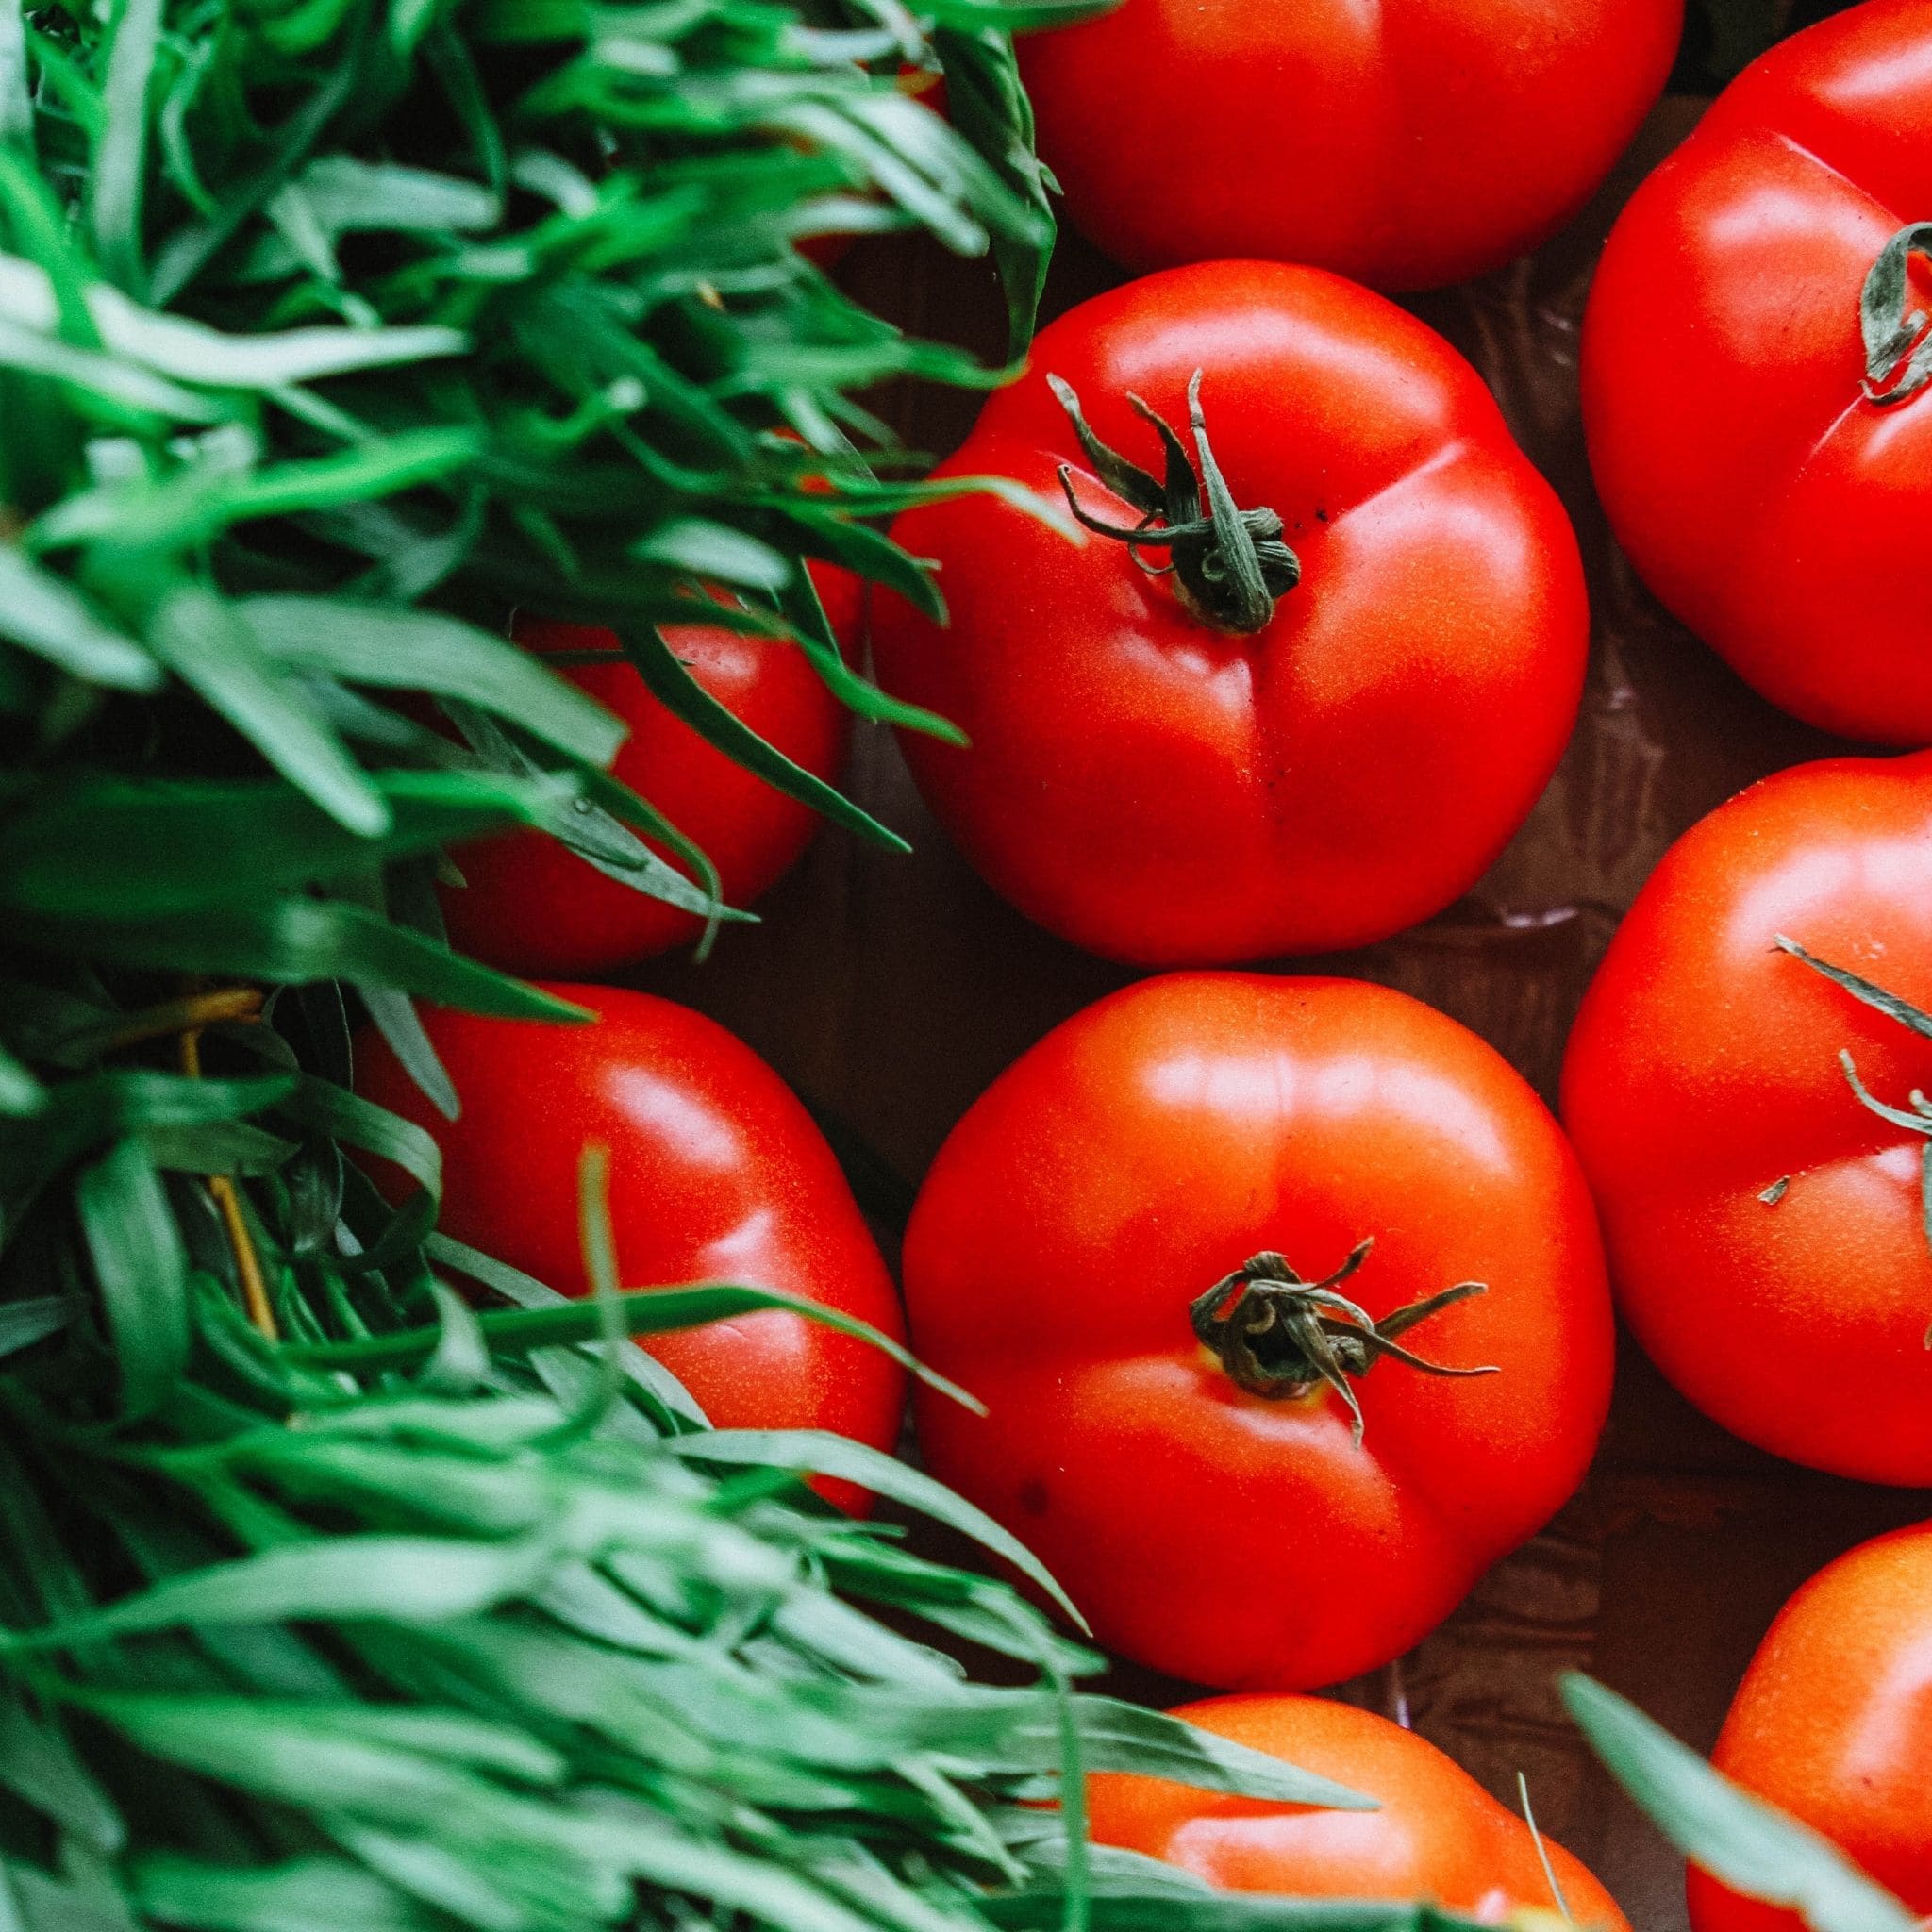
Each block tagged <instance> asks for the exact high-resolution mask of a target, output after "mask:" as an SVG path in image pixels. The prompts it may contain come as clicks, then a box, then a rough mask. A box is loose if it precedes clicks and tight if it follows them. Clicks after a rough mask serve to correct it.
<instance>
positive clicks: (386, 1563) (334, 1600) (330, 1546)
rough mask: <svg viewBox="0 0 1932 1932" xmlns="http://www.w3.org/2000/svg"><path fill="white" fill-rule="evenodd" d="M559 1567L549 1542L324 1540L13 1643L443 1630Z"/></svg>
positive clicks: (140, 1595)
mask: <svg viewBox="0 0 1932 1932" xmlns="http://www.w3.org/2000/svg"><path fill="white" fill-rule="evenodd" d="M557 1560H558V1552H557V1549H556V1546H555V1545H554V1544H553V1543H551V1542H549V1541H547V1540H544V1539H542V1538H535V1539H526V1540H522V1541H514V1542H505V1543H479V1542H472V1541H461V1540H458V1539H449V1538H436V1537H404V1536H389V1537H384V1536H368V1537H357V1536H331V1537H324V1538H320V1539H317V1540H315V1541H308V1542H300V1543H291V1544H288V1545H286V1546H284V1547H283V1548H280V1549H272V1550H264V1551H262V1552H260V1553H259V1554H258V1555H257V1556H253V1557H242V1558H241V1559H240V1560H239V1561H236V1562H233V1563H220V1564H216V1565H213V1566H212V1567H211V1568H208V1569H206V1570H197V1571H193V1572H192V1573H190V1574H187V1575H183V1576H175V1577H170V1578H168V1579H167V1580H166V1581H165V1582H162V1583H158V1584H156V1585H155V1586H154V1587H153V1588H152V1589H150V1590H145V1591H139V1592H137V1593H136V1594H135V1595H133V1596H127V1597H123V1598H122V1599H121V1600H120V1602H118V1603H115V1604H110V1605H108V1607H105V1608H103V1609H98V1610H95V1611H93V1612H92V1613H91V1614H89V1615H86V1616H82V1617H77V1618H73V1619H70V1620H68V1621H67V1622H64V1623H60V1624H50V1625H47V1626H45V1627H44V1628H42V1629H38V1630H30V1631H22V1632H16V1633H15V1634H14V1636H13V1637H12V1639H11V1640H10V1641H11V1642H12V1644H13V1645H14V1646H15V1647H17V1648H20V1649H26V1650H49V1649H53V1650H68V1649H72V1648H74V1647H75V1646H76V1645H80V1644H88V1643H97V1642H99V1641H102V1640H103V1639H106V1638H112V1637H128V1636H133V1635H136V1634H139V1633H143V1632H147V1631H153V1630H174V1629H179V1628H181V1627H182V1626H183V1625H186V1624H273V1623H281V1622H305V1621H307V1622H313V1621H321V1620H325V1619H330V1620H341V1619H360V1618H375V1619H379V1620H384V1621H389V1622H395V1623H425V1624H427V1623H439V1622H442V1621H444V1620H446V1619H449V1618H452V1617H465V1616H474V1615H475V1613H476V1612H477V1611H479V1610H483V1609H488V1608H490V1607H491V1606H493V1605H496V1604H499V1603H503V1602H505V1601H506V1600H508V1599H509V1598H512V1597H519V1596H527V1595H528V1594H529V1593H530V1592H531V1591H534V1590H535V1589H536V1588H537V1586H538V1585H539V1583H541V1580H542V1578H543V1576H544V1575H545V1574H547V1572H548V1571H549V1570H550V1569H551V1568H553V1567H554V1565H555V1564H556V1562H557ZM400 1716H401V1714H398V1721H399V1722H400Z"/></svg>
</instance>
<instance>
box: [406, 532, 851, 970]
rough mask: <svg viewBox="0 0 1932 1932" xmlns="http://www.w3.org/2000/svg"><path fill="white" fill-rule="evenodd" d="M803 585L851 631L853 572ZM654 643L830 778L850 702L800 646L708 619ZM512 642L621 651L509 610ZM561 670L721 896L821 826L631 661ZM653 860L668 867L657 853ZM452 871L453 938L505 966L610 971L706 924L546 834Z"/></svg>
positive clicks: (448, 895)
mask: <svg viewBox="0 0 1932 1932" xmlns="http://www.w3.org/2000/svg"><path fill="white" fill-rule="evenodd" d="M814 581H815V582H816V583H817V584H818V586H819V592H820V596H821V598H822V599H823V601H824V606H825V614H826V616H827V617H828V618H830V620H831V622H832V626H833V629H834V631H835V632H836V633H837V634H838V635H839V636H840V637H841V639H845V640H848V641H849V640H850V639H851V638H853V637H854V636H856V635H857V632H858V616H859V602H860V597H861V587H860V584H859V580H858V578H857V577H854V576H852V575H849V574H848V573H846V572H844V571H837V570H826V571H824V572H823V573H817V572H815V573H814ZM664 637H665V641H667V642H668V643H669V644H670V646H671V648H672V649H673V650H674V651H675V652H676V654H677V656H678V657H679V658H681V659H682V660H683V661H684V664H685V667H686V669H687V670H689V671H690V673H691V675H692V677H694V678H695V679H696V680H697V682H698V683H699V684H701V685H702V686H703V687H704V688H705V690H706V691H708V692H709V693H710V694H711V696H712V697H714V698H716V699H717V700H718V702H719V703H720V704H722V705H723V706H724V708H726V709H727V710H729V711H731V712H732V713H734V714H735V715H736V716H737V717H738V718H739V719H740V720H741V722H742V723H744V724H749V725H750V726H751V728H752V729H753V730H754V731H756V732H757V733H758V736H759V737H760V738H763V739H765V740H766V741H769V742H770V743H772V744H774V745H775V746H777V748H778V749H779V750H780V751H781V752H783V753H784V754H785V756H786V757H787V758H790V759H791V761H792V762H793V763H794V764H798V765H803V766H804V767H805V769H806V770H807V771H808V772H810V773H811V774H813V775H814V776H815V777H819V778H824V779H825V780H826V781H827V782H830V781H831V780H833V779H836V778H837V776H838V774H839V767H840V764H841V762H842V760H843V758H844V756H845V742H846V738H847V721H846V714H845V709H844V707H843V706H841V704H840V702H839V700H838V699H837V698H835V697H834V696H833V695H832V693H831V692H830V691H828V690H827V689H826V688H825V684H824V679H823V678H821V677H820V676H819V675H818V673H817V672H816V671H815V670H813V668H812V664H811V660H810V659H809V658H808V657H807V656H806V655H805V653H804V652H803V651H802V650H800V649H799V648H798V646H797V645H796V644H792V643H789V642H785V641H780V640H777V639H773V638H756V637H745V636H742V635H741V634H739V633H737V632H733V631H728V630H720V629H718V628H717V627H716V626H715V625H670V626H668V627H667V628H666V629H665V632H664ZM516 640H517V641H518V642H519V643H521V644H523V645H525V647H526V648H528V649H529V650H532V651H534V652H536V653H538V654H539V655H540V656H544V657H547V656H550V655H552V654H553V653H556V652H559V651H584V650H615V649H616V648H617V639H616V637H615V635H614V634H613V633H612V632H610V631H608V630H601V629H598V628H596V627H595V626H593V625H577V624H558V623H554V622H552V621H550V620H548V619H543V618H524V619H520V620H519V621H518V624H517V627H516ZM563 675H565V676H566V677H568V678H569V679H570V680H571V682H572V683H573V684H575V685H576V686H578V687H579V689H581V690H583V691H588V692H589V693H590V695H591V697H593V698H595V699H596V700H597V702H598V703H599V704H601V705H603V706H604V707H605V708H607V709H608V710H611V711H614V712H615V713H616V714H617V715H618V716H619V717H620V718H622V719H623V720H624V722H625V724H627V725H628V726H629V727H630V736H629V737H628V738H627V739H626V740H625V742H624V745H623V746H622V748H621V749H620V750H619V752H618V754H617V760H616V763H615V765H614V767H613V770H614V772H615V774H616V775H617V777H619V778H620V779H622V780H623V782H624V783H625V784H626V785H628V786H629V787H630V788H631V789H632V790H633V791H637V792H639V793H640V794H641V795H642V796H643V797H644V798H646V799H648V800H649V801H650V802H651V804H652V805H654V806H655V807H656V808H658V810H659V811H660V812H662V813H663V814H664V816H665V817H666V818H667V819H669V820H670V821H671V823H672V824H674V825H675V826H676V827H677V829H678V830H679V831H680V832H682V833H684V834H685V836H686V837H687V838H689V839H691V840H694V841H696V842H697V843H698V844H699V845H700V846H702V847H703V848H704V850H705V851H706V852H707V853H708V855H709V857H710V859H711V863H712V864H713V865H715V866H716V867H717V868H718V876H719V886H720V891H721V892H722V894H723V896H724V902H725V903H726V904H727V905H729V906H736V907H745V906H749V905H750V904H751V903H752V902H753V901H754V900H755V899H757V898H758V897H759V896H760V895H761V894H763V893H764V892H766V891H770V889H771V888H772V887H773V886H774V885H776V884H777V882H778V880H779V879H780V878H782V877H783V876H784V874H786V873H787V872H789V871H790V870H791V867H792V866H793V865H794V864H795V863H796V862H797V860H798V858H799V857H800V855H801V854H802V853H803V852H804V851H805V848H806V847H807V845H808V844H809V843H810V842H811V839H812V835H813V833H814V832H815V831H816V830H817V829H818V823H819V822H818V816H817V814H816V813H815V812H813V811H812V810H811V808H809V807H808V806H804V805H800V804H799V803H798V802H797V801H796V800H795V799H791V798H788V797H787V796H786V795H785V794H784V793H783V792H782V791H776V790H774V788H773V787H772V786H770V785H767V784H766V783H765V781H764V780H763V779H762V778H758V777H755V776H754V775H753V774H751V773H750V772H748V771H746V770H745V768H744V767H743V766H742V765H741V764H739V763H737V762H736V760H734V759H732V758H727V757H725V755H724V753H723V752H721V751H718V750H715V749H714V748H713V747H712V746H711V745H710V744H708V743H707V742H706V741H705V740H704V739H702V738H700V737H699V736H698V734H697V733H696V732H695V731H693V730H692V729H691V726H690V725H689V724H685V723H684V721H683V720H682V719H680V718H679V717H677V716H676V715H675V713H674V712H673V711H671V710H670V709H669V708H667V707H666V706H664V705H662V704H660V703H659V702H658V699H657V698H655V697H653V696H652V695H651V693H650V691H648V690H646V689H645V686H644V682H643V679H642V678H641V677H640V676H639V675H638V674H637V672H636V671H634V670H633V669H632V668H631V666H630V665H629V664H627V663H622V662H618V663H605V664H581V665H573V666H570V667H568V668H566V669H564V671H563ZM660 856H663V857H667V858H673V861H674V863H675V862H676V860H675V855H672V854H669V853H663V852H661V848H660ZM457 865H458V870H459V871H460V872H461V873H462V875H463V880H464V883H463V885H462V886H461V887H445V888H444V889H443V891H442V895H441V896H442V909H443V918H444V920H445V922H446V923H447V924H448V927H449V933H450V939H451V941H452V942H453V943H454V944H455V945H456V946H457V947H458V949H459V950H461V951H463V952H466V953H471V954H474V955H475V957H476V958H479V959H484V960H487V961H488V962H489V963H490V964H491V965H492V966H500V967H503V968H504V969H505V970H506V971H508V972H511V973H522V974H565V975H568V974H593V973H608V972H611V971H614V970H615V969H617V968H619V967H622V966H625V965H629V964H631V963H633V962H634V961H636V960H638V959H641V958H647V957H648V956H649V955H651V954H653V953H661V952H663V951H664V950H666V948H668V947H671V946H675V945H678V944H681V943H684V942H687V941H692V940H695V939H696V938H697V936H698V934H699V933H700V932H701V931H702V930H703V924H704V922H703V921H702V920H700V919H698V918H697V917H696V916H695V915H693V914H691V913H689V912H683V911H680V910H679V909H678V908H675V907H674V906H667V905H666V904H665V903H664V902H663V901H662V900H661V899H654V898H652V897H650V896H649V895H648V894H647V893H643V892H640V891H634V890H633V889H632V888H631V887H629V886H626V885H623V884H620V883H619V882H618V881H617V880H616V879H613V878H611V877H610V876H608V874H605V873H601V872H599V871H598V870H597V868H596V867H595V866H593V865H591V863H590V861H589V860H588V859H584V858H579V857H578V856H577V855H576V854H575V852H571V851H568V850H567V849H566V848H565V847H563V846H561V845H559V844H558V842H557V841H556V840H554V839H551V838H548V837H547V836H545V835H544V834H542V833H541V832H512V833H509V834H508V835H507V836H505V837H503V838H499V839H490V840H484V841H478V842H477V843H475V844H472V845H466V846H464V847H462V848H461V850H460V851H459V852H458V854H457ZM680 869H682V868H681V867H680Z"/></svg>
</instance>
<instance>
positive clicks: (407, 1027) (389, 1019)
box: [356, 986, 461, 1121]
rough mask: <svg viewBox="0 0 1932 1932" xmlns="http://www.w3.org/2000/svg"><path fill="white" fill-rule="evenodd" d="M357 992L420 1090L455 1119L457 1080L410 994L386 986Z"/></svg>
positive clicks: (457, 1110)
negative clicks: (438, 1049) (451, 1074)
mask: <svg viewBox="0 0 1932 1932" xmlns="http://www.w3.org/2000/svg"><path fill="white" fill-rule="evenodd" d="M356 991H357V993H358V996H359V997H360V999H361V1001H362V1004H363V1006H364V1007H366V1008H368V1011H369V1017H370V1019H371V1020H372V1021H373V1022H374V1023H375V1030H376V1031H377V1032H378V1033H379V1034H381V1035H382V1037H383V1039H384V1040H385V1041H387V1042H388V1044H389V1050H390V1051H391V1053H392V1054H394V1055H395V1057H396V1060H397V1062H398V1064H399V1065H400V1066H401V1067H402V1069H403V1071H404V1072H405V1073H406V1074H408V1076H409V1078H410V1079H411V1080H412V1081H413V1082H414V1083H415V1085H416V1088H417V1090H418V1091H420V1092H421V1093H422V1094H423V1096H424V1098H425V1099H426V1100H427V1101H428V1102H429V1104H430V1106H431V1107H433V1108H435V1109H436V1110H437V1112H438V1113H440V1114H441V1116H442V1117H443V1119H444V1120H446V1121H453V1120H455V1119H456V1118H457V1115H458V1113H459V1112H460V1111H461V1108H460V1105H459V1103H458V1098H457V1089H456V1082H455V1081H454V1080H452V1079H451V1078H450V1076H449V1069H448V1068H447V1067H445V1066H444V1065H443V1063H442V1057H441V1055H440V1054H439V1053H438V1052H437V1051H436V1044H435V1042H434V1041H432V1040H431V1039H430V1038H429V1035H428V1033H427V1032H426V1031H425V1028H424V1025H423V1022H422V1020H421V1019H420V1018H419V1017H418V1016H417V1013H416V1007H415V1003H414V1002H413V1001H412V1000H411V999H410V998H409V996H408V993H404V992H397V991H394V990H393V989H392V988H391V987H387V986H358V988H357V989H356Z"/></svg>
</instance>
